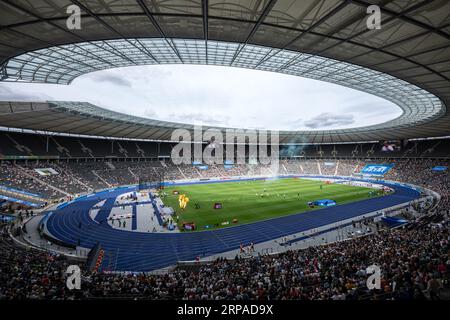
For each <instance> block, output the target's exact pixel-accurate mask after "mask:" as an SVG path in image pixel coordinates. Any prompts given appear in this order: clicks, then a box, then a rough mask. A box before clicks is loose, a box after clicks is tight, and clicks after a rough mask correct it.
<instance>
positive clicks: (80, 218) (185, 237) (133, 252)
mask: <svg viewBox="0 0 450 320" xmlns="http://www.w3.org/2000/svg"><path fill="white" fill-rule="evenodd" d="M354 180H355V179H354ZM359 181H364V180H359ZM379 184H383V185H385V186H387V187H390V188H392V189H394V191H395V192H394V193H392V194H390V195H387V196H383V197H380V198H373V199H367V200H362V201H358V202H353V203H349V204H343V205H337V206H333V207H328V208H323V209H318V210H314V211H307V212H303V213H298V214H292V215H288V216H284V217H278V218H274V219H270V220H264V221H258V222H254V223H251V224H244V225H239V226H234V227H228V228H223V229H218V230H209V231H198V232H180V233H147V232H135V231H127V230H120V229H114V228H112V227H111V226H110V225H108V223H107V222H106V221H105V222H101V219H96V220H94V219H92V217H91V216H90V215H89V210H90V209H91V208H92V207H94V206H95V205H96V204H97V203H98V202H100V201H103V200H106V201H105V203H104V205H103V207H102V208H101V210H100V211H99V213H98V215H101V217H108V215H109V213H110V212H111V209H112V206H113V204H114V199H115V198H116V197H118V196H119V195H121V194H123V193H126V192H130V191H133V190H135V189H136V187H134V186H131V187H126V188H120V189H118V190H113V191H107V192H100V193H97V194H94V195H92V196H88V197H82V198H79V199H77V200H75V201H72V202H69V203H67V204H64V205H62V206H60V207H59V208H58V209H57V210H54V211H52V212H51V213H49V214H47V215H46V217H45V218H43V220H45V223H46V228H47V231H48V233H49V234H50V235H51V236H52V237H54V238H56V239H58V240H60V241H62V242H63V243H66V244H69V245H72V246H74V245H77V244H78V243H79V245H80V246H81V247H85V248H92V247H94V246H95V245H96V244H98V243H100V244H101V246H102V247H103V249H104V250H105V258H104V259H103V262H102V265H101V267H100V270H103V271H133V272H142V271H152V270H156V269H161V268H165V267H168V266H171V265H174V264H176V263H177V262H178V261H180V260H194V259H195V258H196V257H197V256H199V255H200V256H209V255H214V254H218V253H221V252H226V251H230V250H235V249H238V248H239V246H240V244H241V243H242V244H244V245H247V244H249V243H250V242H253V243H255V244H256V243H261V242H265V241H269V240H273V239H277V238H280V237H284V236H288V235H291V234H294V233H300V232H303V231H307V230H310V229H315V228H319V227H321V226H325V225H329V224H333V223H336V222H339V221H342V220H346V219H351V218H354V217H357V216H362V215H364V214H368V213H370V212H374V211H378V210H382V209H385V208H388V207H392V206H395V205H399V204H403V203H406V202H409V201H412V200H415V199H418V198H419V197H420V193H419V192H418V191H416V190H414V189H412V188H409V187H405V186H400V185H397V184H390V183H379ZM98 215H97V216H98ZM80 225H81V228H80Z"/></svg>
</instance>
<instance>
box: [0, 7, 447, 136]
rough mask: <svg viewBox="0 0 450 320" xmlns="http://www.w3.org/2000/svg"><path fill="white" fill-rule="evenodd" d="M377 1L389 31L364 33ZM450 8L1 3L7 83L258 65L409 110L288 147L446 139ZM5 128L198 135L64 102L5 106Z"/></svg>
mask: <svg viewBox="0 0 450 320" xmlns="http://www.w3.org/2000/svg"><path fill="white" fill-rule="evenodd" d="M71 4H76V5H78V6H79V7H80V8H81V14H82V19H81V23H82V25H81V29H80V30H69V29H67V27H66V20H67V16H68V14H67V13H66V7H67V6H68V5H71ZM371 4H378V5H379V6H380V7H381V13H382V28H381V29H380V30H369V29H367V27H366V19H367V13H366V10H367V7H368V6H369V5H371ZM448 12H450V1H446V0H434V1H429V0H426V1H405V0H394V1H389V0H384V1H382V0H380V1H362V0H351V1H350V0H319V1H315V0H302V1H295V0H259V1H256V0H255V1H243V0H233V1H227V0H219V1H216V0H208V1H201V0H184V1H181V0H180V1H176V0H173V1H167V0H164V1H163V0H161V1H158V0H122V1H115V0H102V1H86V0H70V1H69V0H58V1H56V0H33V1H30V0H15V1H12V0H0V21H1V25H0V78H1V79H2V81H28V82H48V83H61V84H67V83H70V82H71V81H72V80H73V79H74V78H75V77H77V76H79V75H81V74H84V73H88V72H92V71H96V70H101V69H108V68H115V67H120V66H128V65H141V64H163V63H190V64H212V65H228V66H236V67H244V68H253V69H260V70H268V71H275V72H281V73H288V74H294V75H299V76H303V77H310V78H313V79H320V80H324V81H329V82H334V83H337V84H341V85H346V86H349V87H352V88H355V89H358V90H362V91H366V92H369V93H372V94H375V95H379V96H382V97H384V98H386V99H388V100H390V101H393V102H394V103H396V104H398V105H399V106H400V107H401V108H402V109H403V115H402V116H401V117H399V118H397V119H394V120H392V121H389V122H387V123H385V124H380V125H375V126H370V127H362V128H355V129H342V130H325V131H292V132H281V133H280V134H281V136H280V138H281V142H282V143H287V142H292V141H296V140H297V138H298V137H299V135H301V136H302V137H301V138H300V141H301V142H317V143H322V142H350V141H367V140H380V139H392V138H417V137H431V136H433V137H436V136H445V135H449V133H450V112H449V111H448V108H446V106H449V105H450V104H449V102H450V81H449V78H450V67H449V66H450V63H449V62H450V16H449V15H448ZM75 120H76V121H77V123H76V124H75V123H74V121H75ZM94 121H95V125H94V124H93V122H94ZM0 125H1V126H7V127H18V128H26V129H32V130H48V131H55V132H66V133H74V134H86V135H100V136H102V135H103V136H112V137H122V138H139V139H154V140H166V139H169V138H170V134H171V132H172V130H173V128H174V127H185V128H188V129H189V128H191V126H189V125H183V124H174V123H169V122H162V121H156V120H144V119H142V118H137V117H131V116H125V115H121V114H118V113H114V112H111V111H106V110H103V109H99V108H96V107H94V106H92V105H89V104H85V103H61V102H58V103H50V102H49V103H42V104H39V103H32V104H31V103H28V104H26V103H15V102H12V103H1V104H0Z"/></svg>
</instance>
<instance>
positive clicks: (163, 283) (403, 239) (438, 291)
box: [0, 160, 450, 300]
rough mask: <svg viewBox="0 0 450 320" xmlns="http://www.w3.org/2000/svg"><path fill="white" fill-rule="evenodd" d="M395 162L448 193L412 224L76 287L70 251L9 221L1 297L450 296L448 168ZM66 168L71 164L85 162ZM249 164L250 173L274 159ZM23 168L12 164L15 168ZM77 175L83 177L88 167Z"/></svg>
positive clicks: (398, 174)
mask: <svg viewBox="0 0 450 320" xmlns="http://www.w3.org/2000/svg"><path fill="white" fill-rule="evenodd" d="M281 164H282V165H281V168H283V167H284V169H281V170H284V171H285V172H286V171H287V173H290V171H291V170H293V169H294V168H297V169H299V168H300V167H301V168H302V169H303V172H298V171H297V173H304V170H308V168H318V166H317V162H315V163H314V161H309V162H307V163H302V162H294V161H284V162H283V161H282V162H281ZM395 164H396V165H395V167H394V169H393V170H392V171H391V172H390V173H389V178H391V179H395V180H400V181H404V182H409V183H414V184H417V185H421V186H425V187H428V188H430V189H433V190H435V191H437V192H439V193H440V195H441V199H440V201H439V202H438V203H437V204H436V205H433V206H431V208H427V209H426V210H425V212H423V215H421V216H420V217H419V218H416V217H410V218H411V221H410V223H409V224H408V225H407V226H406V227H402V228H400V229H388V230H382V231H379V232H376V233H373V234H370V235H365V236H361V237H356V238H353V239H351V240H347V241H341V242H336V243H332V244H327V245H324V246H316V247H309V248H307V249H303V250H297V251H288V252H285V253H280V254H276V255H258V256H256V257H253V258H245V259H244V258H240V257H238V256H237V257H236V258H235V259H234V260H225V259H218V260H216V261H215V262H213V263H209V264H206V265H200V264H199V265H194V267H193V268H192V267H191V268H190V269H185V268H182V267H179V268H176V269H175V270H173V271H171V272H169V273H167V274H163V275H144V274H105V273H98V274H97V273H96V274H90V273H88V272H85V273H84V274H83V279H82V288H81V290H74V291H70V290H68V289H67V288H66V286H65V274H64V272H65V270H66V268H67V266H68V265H69V264H70V263H73V262H71V261H67V260H66V258H64V257H63V256H59V255H53V254H50V253H48V252H43V251H37V250H35V249H23V248H22V247H19V246H17V245H16V244H15V243H14V242H13V240H12V239H11V238H10V237H9V236H8V234H7V233H6V228H5V226H4V225H3V226H2V228H1V234H2V239H1V241H0V247H1V248H0V299H100V298H103V297H125V298H136V299H237V300H247V299H256V300H267V299H307V300H309V299H312V300H317V299H319V300H321V299H332V300H344V299H345V300H349V299H444V298H446V297H448V292H449V286H450V283H449V279H450V277H449V275H450V255H449V248H450V247H449V241H450V211H449V208H450V203H449V195H450V189H449V186H450V183H449V178H448V175H447V174H445V173H442V172H434V171H432V170H431V168H432V167H433V166H435V165H437V162H435V161H432V160H414V161H411V160H404V161H403V160H401V161H397V162H396V163H395ZM439 164H442V163H439ZM101 165H103V166H104V164H103V163H99V164H98V167H99V168H100V166H101ZM339 167H340V168H343V169H344V170H347V171H349V170H351V168H353V169H352V172H355V171H357V169H358V168H360V167H361V165H360V164H359V163H358V162H356V161H352V162H348V163H346V162H343V161H341V162H340V163H339ZM60 168H63V170H71V171H72V170H79V168H82V167H81V166H79V167H77V168H78V169H73V168H74V167H71V166H64V167H60ZM96 168H97V166H94V167H93V169H92V170H95V169H96ZM114 168H115V169H112V168H111V167H109V170H110V171H112V172H113V171H114V170H127V171H129V172H130V170H131V172H130V175H131V176H135V175H140V174H141V172H140V170H149V169H151V170H171V171H170V172H174V171H175V170H176V171H178V173H179V175H178V176H177V175H175V174H174V177H177V178H178V179H180V176H181V175H182V173H181V172H183V173H184V175H183V176H184V177H183V178H187V177H191V176H192V175H195V174H196V171H194V170H190V171H188V170H186V171H183V169H184V167H183V166H180V167H176V166H174V165H163V164H162V163H156V164H155V163H154V162H153V163H147V164H146V165H143V163H138V164H135V165H133V166H130V164H129V163H128V164H127V163H121V164H119V165H117V167H116V166H115V167H114ZM238 168H240V169H243V168H244V167H241V166H238ZM246 168H247V169H248V170H249V171H250V170H253V171H252V172H253V173H255V172H256V173H264V172H265V170H268V169H270V168H269V167H262V168H248V166H247V167H246ZM180 169H181V172H180ZM255 169H256V170H255ZM98 170H99V169H98ZM105 170H106V169H105ZM2 172H3V171H2ZM17 172H18V171H16V169H13V170H9V174H10V175H14V173H17ZM75 172H76V171H75ZM99 172H100V170H99ZM102 172H103V171H102ZM188 172H189V173H188ZM211 172H212V173H213V174H214V175H223V176H226V172H227V171H226V170H224V169H223V168H219V167H214V168H213V169H212V171H211ZM239 172H243V171H239ZM247 172H248V171H247ZM19 173H20V171H19ZM5 174H6V173H5V172H3V173H2V176H3V177H6V179H8V177H9V175H8V174H6V176H5ZM75 174H76V173H75ZM77 176H78V177H79V179H82V176H81V175H79V174H78V175H77ZM14 179H18V178H17V177H14ZM132 180H133V178H130V181H132ZM62 181H63V180H60V181H59V183H61V184H62V185H60V187H64V185H63V182H62ZM121 182H122V181H121ZM38 189H39V188H38ZM39 190H40V189H39ZM418 210H420V208H418ZM370 265H377V266H379V267H380V269H381V272H382V278H381V288H380V289H375V290H369V289H368V288H367V286H366V280H367V277H368V274H367V272H366V269H367V267H368V266H370Z"/></svg>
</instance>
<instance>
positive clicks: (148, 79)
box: [0, 65, 401, 130]
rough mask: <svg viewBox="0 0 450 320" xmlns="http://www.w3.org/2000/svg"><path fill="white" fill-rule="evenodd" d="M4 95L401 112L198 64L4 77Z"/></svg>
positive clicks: (163, 109) (341, 124) (194, 116)
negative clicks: (27, 79) (65, 76)
mask: <svg viewBox="0 0 450 320" xmlns="http://www.w3.org/2000/svg"><path fill="white" fill-rule="evenodd" d="M0 100H20V101H46V100H60V101H62V100H66V101H86V102H90V103H93V104H96V105H98V106H101V107H104V108H108V109H111V110H114V111H118V112H123V113H126V114H132V115H136V116H142V117H147V118H152V119H159V120H168V121H175V122H186V123H203V124H205V125H216V126H231V127H239V128H265V129H276V130H321V129H342V128H351V127H358V126H364V125H370V124H375V123H380V122H384V121H388V120H390V119H393V118H396V117H398V116H400V114H401V110H400V109H399V108H398V107H397V106H395V105H394V104H392V103H390V102H388V101H386V100H384V99H381V98H378V97H375V96H372V95H369V94H366V93H363V92H359V91H356V90H352V89H348V88H344V87H341V86H337V85H334V84H329V83H326V82H320V81H316V80H310V79H304V78H299V77H294V76H288V75H282V74H276V73H270V72H262V71H255V70H245V69H238V68H229V67H213V66H192V65H165V66H143V67H128V68H121V69H113V70H106V71H99V72H94V73H91V74H87V75H84V76H82V77H79V78H77V79H75V81H74V82H73V83H72V84H71V85H69V86H65V85H50V84H26V83H0Z"/></svg>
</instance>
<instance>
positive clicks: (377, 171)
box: [361, 164, 394, 176]
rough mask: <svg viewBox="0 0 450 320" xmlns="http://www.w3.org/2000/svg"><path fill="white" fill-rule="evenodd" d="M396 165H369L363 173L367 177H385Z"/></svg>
mask: <svg viewBox="0 0 450 320" xmlns="http://www.w3.org/2000/svg"><path fill="white" fill-rule="evenodd" d="M393 166H394V165H391V164H368V165H366V166H365V167H364V168H363V169H362V170H361V173H362V174H365V175H374V176H383V175H385V174H386V173H388V171H389V170H391V169H392V167H393Z"/></svg>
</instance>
